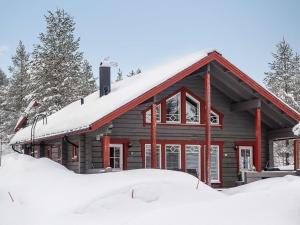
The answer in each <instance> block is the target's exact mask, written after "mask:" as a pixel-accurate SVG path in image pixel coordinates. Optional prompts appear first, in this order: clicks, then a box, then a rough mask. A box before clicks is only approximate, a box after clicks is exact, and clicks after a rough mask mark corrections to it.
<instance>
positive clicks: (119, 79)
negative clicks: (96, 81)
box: [116, 68, 123, 82]
mask: <svg viewBox="0 0 300 225" xmlns="http://www.w3.org/2000/svg"><path fill="white" fill-rule="evenodd" d="M121 80H123V73H122V71H121V69H120V68H119V70H118V73H117V79H116V81H117V82H118V81H121Z"/></svg>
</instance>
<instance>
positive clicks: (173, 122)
mask: <svg viewBox="0 0 300 225" xmlns="http://www.w3.org/2000/svg"><path fill="white" fill-rule="evenodd" d="M177 95H178V96H179V97H178V119H179V120H178V121H169V120H168V114H167V110H168V109H167V105H168V103H167V102H168V100H170V99H172V98H174V97H176V96H177ZM166 123H169V124H181V92H178V93H176V94H174V95H172V96H171V97H169V98H167V99H166Z"/></svg>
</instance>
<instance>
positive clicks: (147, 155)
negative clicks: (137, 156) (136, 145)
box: [145, 144, 161, 168]
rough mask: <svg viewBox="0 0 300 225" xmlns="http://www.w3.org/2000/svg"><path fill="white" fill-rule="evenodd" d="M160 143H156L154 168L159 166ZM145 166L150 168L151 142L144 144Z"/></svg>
mask: <svg viewBox="0 0 300 225" xmlns="http://www.w3.org/2000/svg"><path fill="white" fill-rule="evenodd" d="M160 156H161V145H160V144H157V145H156V163H157V164H156V168H161V157H160ZM145 168H151V144H145Z"/></svg>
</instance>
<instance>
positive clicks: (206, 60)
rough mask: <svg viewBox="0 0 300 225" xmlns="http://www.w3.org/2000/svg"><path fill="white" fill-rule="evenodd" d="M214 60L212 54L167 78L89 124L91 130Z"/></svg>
mask: <svg viewBox="0 0 300 225" xmlns="http://www.w3.org/2000/svg"><path fill="white" fill-rule="evenodd" d="M213 58H214V55H213V54H210V55H208V56H206V57H204V58H203V59H201V60H199V61H198V62H196V63H194V64H193V65H191V66H190V67H188V68H186V69H184V70H182V71H181V72H179V73H177V74H175V75H174V76H173V77H171V78H169V79H168V80H166V81H164V82H163V83H161V84H159V85H157V86H156V87H154V88H152V89H150V90H149V91H147V92H146V93H144V94H143V95H140V96H138V97H137V98H135V99H133V100H132V101H130V102H128V103H126V104H125V105H123V106H121V107H120V108H118V109H116V110H115V111H113V112H111V113H109V114H107V115H106V116H104V117H102V118H101V119H99V120H98V121H96V122H94V123H92V124H91V130H96V129H97V128H99V127H101V126H103V125H104V124H106V123H109V122H110V121H111V120H113V119H115V118H117V117H118V116H120V115H122V114H123V113H125V112H127V111H128V110H130V109H132V108H134V107H136V106H137V105H139V104H141V103H142V102H144V101H146V100H147V99H149V98H151V97H152V96H154V95H155V94H157V93H159V92H161V91H162V90H164V89H166V88H168V87H170V86H172V85H173V84H175V83H177V82H178V81H180V80H182V79H183V78H184V77H186V76H188V75H190V74H192V73H193V72H195V71H196V70H198V69H200V68H201V67H203V66H205V65H206V64H208V63H209V62H211V61H212V60H213Z"/></svg>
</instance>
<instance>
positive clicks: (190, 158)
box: [185, 145, 200, 176]
mask: <svg viewBox="0 0 300 225" xmlns="http://www.w3.org/2000/svg"><path fill="white" fill-rule="evenodd" d="M185 154H186V155H185V158H186V171H187V172H189V173H194V171H193V170H195V171H196V174H193V175H196V176H199V174H200V145H186V146H185Z"/></svg>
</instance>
